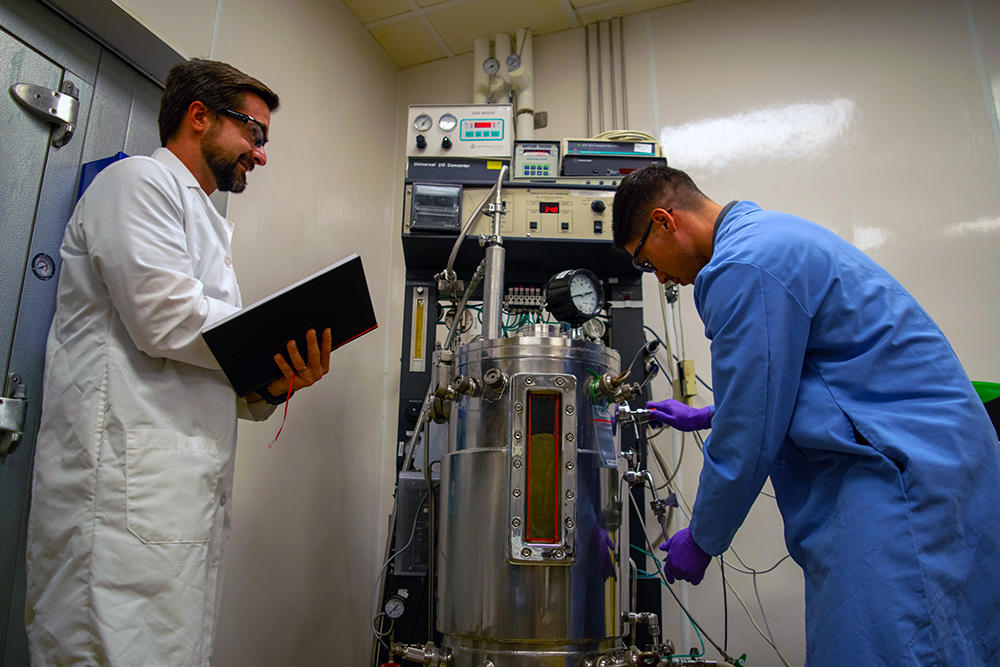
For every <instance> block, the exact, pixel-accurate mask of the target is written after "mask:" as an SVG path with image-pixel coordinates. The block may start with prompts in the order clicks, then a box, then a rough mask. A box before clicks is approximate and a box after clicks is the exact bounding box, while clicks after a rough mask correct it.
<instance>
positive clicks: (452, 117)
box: [406, 104, 514, 159]
mask: <svg viewBox="0 0 1000 667" xmlns="http://www.w3.org/2000/svg"><path fill="white" fill-rule="evenodd" d="M408 116H409V117H408V118H407V126H406V155H407V157H417V158H421V157H422V158H448V157H456V158H487V159H488V158H496V159H510V157H511V156H512V155H513V153H514V107H513V106H512V105H510V104H465V105H461V104H458V105H456V104H431V105H411V106H410V110H409V115H408Z"/></svg>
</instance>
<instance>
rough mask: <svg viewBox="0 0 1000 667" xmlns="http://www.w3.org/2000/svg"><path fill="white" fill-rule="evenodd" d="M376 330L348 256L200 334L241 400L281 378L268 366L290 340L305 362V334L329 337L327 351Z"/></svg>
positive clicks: (358, 269) (360, 273) (356, 263)
mask: <svg viewBox="0 0 1000 667" xmlns="http://www.w3.org/2000/svg"><path fill="white" fill-rule="evenodd" d="M377 326H378V322H377V321H376V320H375V310H374V309H373V308H372V300H371V295H370V294H369V293H368V282H367V281H366V280H365V271H364V268H362V266H361V258H360V257H358V256H357V255H351V256H350V257H347V258H346V259H343V260H341V261H339V262H337V263H336V264H333V265H331V266H328V267H326V268H325V269H323V270H322V271H320V272H318V273H315V274H313V275H311V276H309V277H308V278H305V279H304V280H300V281H299V282H297V283H295V284H294V285H291V286H290V287H286V288H285V289H283V290H281V291H280V292H277V293H275V294H272V295H271V296H269V297H267V298H266V299H263V300H261V301H258V302H257V303H255V304H253V305H252V306H247V307H246V308H243V309H242V310H239V311H237V312H235V313H233V314H232V315H230V316H229V317H227V318H225V319H222V320H219V321H218V322H216V323H215V324H211V325H209V326H207V327H205V329H204V330H203V331H202V332H201V335H202V337H203V338H204V339H205V342H206V343H208V347H209V349H211V350H212V354H214V355H215V358H216V360H217V361H218V362H219V365H220V366H221V367H222V370H223V371H224V372H225V373H226V377H227V378H229V381H230V382H231V383H232V385H233V388H234V389H236V393H237V394H239V395H240V396H246V395H247V394H249V393H250V392H252V391H256V390H257V389H259V388H261V387H263V386H265V385H268V384H270V383H271V382H274V381H275V380H277V379H278V378H280V377H281V369H280V368H278V365H277V364H276V363H275V362H274V355H275V354H278V353H279V352H280V353H281V354H283V355H284V357H285V360H286V361H288V362H289V364H290V365H291V361H290V360H289V359H288V347H287V346H288V341H290V340H293V339H294V340H295V342H296V344H297V345H298V346H299V353H300V354H301V355H302V358H303V359H306V353H307V351H308V348H307V347H306V332H307V331H308V330H309V329H315V330H316V335H317V336H318V337H319V338H320V342H322V335H323V330H324V329H327V328H329V329H330V332H331V333H332V334H333V349H337V348H338V347H341V346H342V345H345V344H347V343H349V342H351V341H352V340H354V339H355V338H358V337H359V336H363V335H364V334H366V333H368V332H369V331H371V330H372V329H374V328H376V327H377Z"/></svg>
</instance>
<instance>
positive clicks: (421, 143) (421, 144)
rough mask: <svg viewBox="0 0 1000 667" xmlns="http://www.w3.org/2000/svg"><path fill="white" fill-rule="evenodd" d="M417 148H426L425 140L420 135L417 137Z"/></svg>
mask: <svg viewBox="0 0 1000 667" xmlns="http://www.w3.org/2000/svg"><path fill="white" fill-rule="evenodd" d="M417 148H427V139H425V138H424V135H422V134H418V135H417Z"/></svg>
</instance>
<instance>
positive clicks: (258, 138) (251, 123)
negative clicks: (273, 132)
mask: <svg viewBox="0 0 1000 667" xmlns="http://www.w3.org/2000/svg"><path fill="white" fill-rule="evenodd" d="M221 113H224V114H226V115H227V116H229V117H230V118H235V119H236V120H239V121H242V122H244V123H246V124H247V127H248V128H250V134H251V135H253V145H254V146H255V147H256V148H260V147H261V146H263V145H264V144H266V143H267V128H265V127H264V124H263V123H261V122H260V121H259V120H257V119H256V118H254V117H253V116H248V115H246V114H245V113H240V112H239V111H233V110H232V109H223V110H222V111H221Z"/></svg>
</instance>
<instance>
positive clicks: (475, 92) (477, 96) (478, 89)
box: [472, 37, 490, 104]
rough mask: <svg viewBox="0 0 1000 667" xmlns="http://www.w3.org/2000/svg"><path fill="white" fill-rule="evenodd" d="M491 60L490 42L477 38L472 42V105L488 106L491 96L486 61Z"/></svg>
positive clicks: (486, 39)
mask: <svg viewBox="0 0 1000 667" xmlns="http://www.w3.org/2000/svg"><path fill="white" fill-rule="evenodd" d="M489 59H490V40H489V38H488V37H477V38H476V39H475V40H473V42H472V103H473V104H486V103H487V101H488V100H489V96H490V75H489V73H488V72H487V71H486V61H487V60H489Z"/></svg>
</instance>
